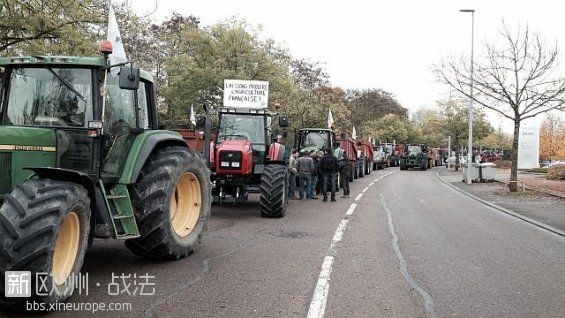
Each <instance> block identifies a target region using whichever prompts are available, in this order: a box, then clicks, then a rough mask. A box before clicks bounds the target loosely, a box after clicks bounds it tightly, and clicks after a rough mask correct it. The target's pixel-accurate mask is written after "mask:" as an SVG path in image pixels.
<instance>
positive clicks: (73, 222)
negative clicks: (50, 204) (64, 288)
mask: <svg viewBox="0 0 565 318" xmlns="http://www.w3.org/2000/svg"><path fill="white" fill-rule="evenodd" d="M79 242H80V222H79V218H78V215H77V214H76V213H75V212H71V213H69V215H67V217H66V218H65V221H64V222H63V225H62V226H61V229H60V230H59V235H58V237H57V242H55V251H54V253H53V267H52V269H51V274H52V275H53V281H54V282H55V285H63V284H64V283H65V281H66V280H67V278H68V277H69V275H70V274H71V272H72V271H73V267H74V265H75V260H76V257H77V254H78V246H79Z"/></svg>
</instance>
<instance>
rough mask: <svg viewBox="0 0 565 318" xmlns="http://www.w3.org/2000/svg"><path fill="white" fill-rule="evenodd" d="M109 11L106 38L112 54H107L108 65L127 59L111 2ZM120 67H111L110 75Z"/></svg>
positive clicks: (114, 74) (115, 73) (116, 73)
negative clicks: (110, 44)
mask: <svg viewBox="0 0 565 318" xmlns="http://www.w3.org/2000/svg"><path fill="white" fill-rule="evenodd" d="M109 6H110V11H109V12H108V38H107V40H108V41H110V43H112V54H110V55H109V59H110V65H114V64H118V63H124V62H126V61H127V57H126V51H125V50H124V44H123V43H122V37H121V36H120V29H119V28H118V21H117V20H116V14H115V13H114V8H113V7H112V4H109ZM119 71H120V69H119V68H118V67H113V68H111V69H110V73H111V74H112V76H116V75H118V72H119Z"/></svg>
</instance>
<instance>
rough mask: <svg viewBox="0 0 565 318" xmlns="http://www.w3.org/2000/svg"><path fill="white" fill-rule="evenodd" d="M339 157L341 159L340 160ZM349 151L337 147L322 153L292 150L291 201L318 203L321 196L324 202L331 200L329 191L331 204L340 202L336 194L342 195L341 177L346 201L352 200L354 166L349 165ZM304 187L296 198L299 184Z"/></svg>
mask: <svg viewBox="0 0 565 318" xmlns="http://www.w3.org/2000/svg"><path fill="white" fill-rule="evenodd" d="M338 158H339V159H338ZM345 158H346V156H345V151H343V149H341V148H339V147H336V148H334V149H333V150H332V149H330V148H327V149H324V150H321V151H314V150H312V151H309V152H308V151H302V152H299V151H298V150H296V149H293V150H292V153H291V155H290V161H289V170H290V184H289V192H288V195H289V198H290V199H291V200H298V199H300V200H304V199H312V200H316V199H318V197H316V195H319V194H320V193H321V194H323V197H324V198H323V200H322V201H324V202H326V201H328V190H329V191H330V194H331V197H330V201H331V202H335V201H336V196H335V194H336V192H339V184H338V176H339V180H340V181H341V185H342V186H343V195H342V196H341V197H342V198H349V178H350V176H351V166H350V165H349V164H347V162H346V159H345ZM297 182H298V184H299V185H300V190H299V197H296V183H297Z"/></svg>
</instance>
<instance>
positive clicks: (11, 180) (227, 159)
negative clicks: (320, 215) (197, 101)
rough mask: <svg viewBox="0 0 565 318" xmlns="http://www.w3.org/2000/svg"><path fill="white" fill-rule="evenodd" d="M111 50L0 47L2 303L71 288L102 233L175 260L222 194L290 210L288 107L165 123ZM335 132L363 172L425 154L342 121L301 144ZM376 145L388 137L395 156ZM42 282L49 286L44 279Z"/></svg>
mask: <svg viewBox="0 0 565 318" xmlns="http://www.w3.org/2000/svg"><path fill="white" fill-rule="evenodd" d="M111 52H112V48H111V45H109V43H108V42H103V45H102V48H101V53H102V56H100V57H72V56H23V57H5V58H0V196H1V197H0V198H1V199H0V205H1V207H0V272H1V273H2V275H0V307H1V308H3V309H5V310H22V309H25V308H24V305H25V303H26V301H30V300H34V301H37V302H42V303H47V304H50V303H56V302H61V301H65V300H67V299H68V298H69V297H70V296H71V295H72V294H73V291H74V288H75V286H74V284H73V282H74V280H73V279H74V278H75V277H77V275H79V273H80V270H81V268H82V265H83V262H84V257H85V253H86V250H87V248H88V247H89V246H91V245H92V244H93V240H94V238H103V239H119V240H123V241H124V242H125V246H126V247H127V248H128V249H130V250H131V251H132V252H133V253H134V254H136V255H138V256H140V257H145V258H154V259H172V260H175V259H179V258H183V257H186V256H187V255H189V254H190V253H192V252H194V251H195V250H196V249H197V247H198V246H199V244H200V243H201V240H202V236H203V233H204V231H205V229H206V223H207V221H208V219H209V218H210V207H211V204H212V203H213V202H218V203H226V202H229V203H237V202H242V201H246V200H247V199H248V197H249V194H252V193H258V194H259V198H260V200H259V201H260V212H261V215H262V216H264V217H283V216H284V215H285V212H286V206H287V200H288V197H289V196H288V183H289V171H288V167H287V158H288V154H289V152H290V151H289V150H290V149H286V147H285V146H284V145H283V143H282V142H278V140H277V137H278V135H279V134H281V133H282V135H283V136H287V135H288V134H287V133H286V132H284V130H285V128H286V127H288V120H287V118H286V117H285V116H284V115H283V114H279V113H276V112H271V111H269V110H266V109H265V110H263V109H259V110H257V109H247V110H241V109H240V110H234V109H221V110H220V111H219V125H218V128H217V130H215V131H214V132H212V127H211V120H210V116H209V115H208V112H206V116H204V117H202V118H200V119H199V120H198V125H197V126H198V127H199V129H201V130H202V134H200V132H199V131H180V132H176V131H167V130H163V129H162V127H161V126H160V125H159V122H158V113H157V106H156V98H155V91H154V84H153V78H152V77H151V75H150V74H149V73H147V72H145V71H143V70H140V69H139V68H137V67H135V66H134V65H133V64H131V63H129V62H128V63H121V64H118V65H110V63H109V59H108V55H109V54H111ZM110 69H119V74H118V75H117V76H113V75H111V72H110ZM277 119H278V120H277ZM275 122H277V124H276V125H274V123H275ZM274 127H277V128H274ZM336 145H339V146H340V148H341V149H343V150H344V151H343V152H341V154H340V155H338V156H340V158H338V159H340V160H343V162H344V163H345V164H350V165H351V168H352V171H353V172H354V173H352V175H351V179H352V180H353V179H356V178H359V177H363V176H364V175H367V174H370V173H371V171H372V170H373V169H381V168H383V167H385V166H394V165H396V163H397V162H398V163H399V165H400V167H401V169H405V168H408V167H422V161H421V160H422V159H421V158H420V157H418V156H420V155H419V154H417V153H418V151H416V150H417V149H416V148H414V147H412V146H410V145H408V146H407V147H406V150H407V151H406V152H405V155H403V156H399V153H398V152H397V153H395V152H394V151H393V148H394V147H395V145H392V146H393V148H390V146H391V145H389V144H383V145H382V146H381V145H378V146H375V145H373V144H371V143H370V142H369V141H368V140H354V139H353V138H351V137H350V136H348V135H347V134H336V133H335V132H334V131H332V130H331V129H321V128H305V129H300V130H298V131H296V132H295V135H294V145H293V146H294V148H296V149H299V150H301V151H309V150H316V151H318V150H321V149H325V148H328V147H329V148H336V147H335V146H336ZM389 148H390V149H389ZM379 149H381V150H382V149H388V150H385V151H384V153H385V154H388V155H389V157H388V159H386V160H385V161H386V163H385V162H382V161H379V160H380V159H378V158H380V157H378V156H377V154H378V153H379ZM421 150H422V149H420V150H419V151H421ZM421 152H422V153H423V151H421ZM415 153H416V157H414V158H413V156H414V154H415ZM393 155H394V156H398V158H397V159H398V161H396V160H397V159H394V158H396V157H393ZM377 157H378V158H377ZM385 157H386V156H385ZM419 158H420V159H419ZM377 159H378V160H377ZM419 160H420V161H419ZM12 271H28V272H31V274H32V275H34V276H33V277H34V278H33V279H31V291H32V292H31V298H25V297H18V296H14V295H12V294H11V291H10V290H8V289H7V287H6V286H10V285H9V284H7V283H9V281H7V279H8V278H7V277H8V276H9V275H8V273H6V272H12ZM5 274H6V275H5ZM35 275H45V277H44V278H43V279H40V280H38V279H35ZM39 281H41V282H42V286H43V287H46V292H42V293H38V292H37V291H38V288H39V287H41V286H38V285H37V283H38V282H39Z"/></svg>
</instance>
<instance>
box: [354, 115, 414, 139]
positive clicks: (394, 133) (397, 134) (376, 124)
mask: <svg viewBox="0 0 565 318" xmlns="http://www.w3.org/2000/svg"><path fill="white" fill-rule="evenodd" d="M363 134H364V135H367V136H368V137H372V138H375V139H376V140H380V141H381V142H385V141H388V142H393V141H395V142H396V143H406V142H411V143H418V142H420V141H421V131H420V130H419V129H418V127H417V126H416V125H415V124H414V123H413V122H411V121H410V120H408V119H407V118H405V117H403V116H400V115H398V114H387V115H384V116H383V117H381V118H379V119H376V120H372V121H370V122H368V123H365V125H364V127H363Z"/></svg>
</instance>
